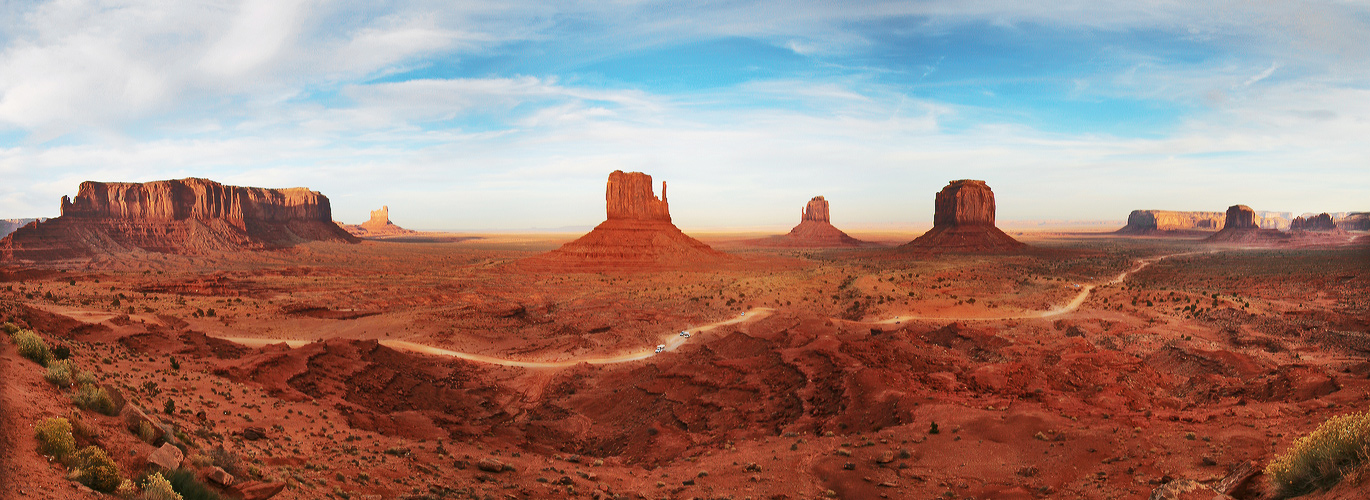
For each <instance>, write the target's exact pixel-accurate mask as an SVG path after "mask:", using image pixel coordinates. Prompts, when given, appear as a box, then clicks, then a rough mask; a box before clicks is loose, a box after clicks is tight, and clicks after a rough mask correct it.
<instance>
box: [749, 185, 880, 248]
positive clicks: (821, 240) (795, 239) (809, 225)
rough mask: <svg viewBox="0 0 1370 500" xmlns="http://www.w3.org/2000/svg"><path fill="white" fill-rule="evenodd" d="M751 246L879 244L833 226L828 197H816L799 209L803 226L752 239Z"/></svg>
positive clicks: (794, 246) (800, 222)
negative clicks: (829, 215)
mask: <svg viewBox="0 0 1370 500" xmlns="http://www.w3.org/2000/svg"><path fill="white" fill-rule="evenodd" d="M746 243H747V244H749V245H754V246H761V247H789V248H817V247H864V246H872V245H876V244H875V243H871V242H869V241H861V240H858V239H856V238H853V237H851V236H848V235H847V233H844V232H842V230H841V229H838V228H837V227H835V226H833V225H832V222H830V220H829V218H828V200H826V199H824V198H823V197H822V196H815V197H813V199H811V200H809V203H808V204H807V205H805V206H804V208H802V209H800V211H799V225H798V226H795V227H794V228H793V229H790V232H789V233H788V234H782V235H779V236H772V237H769V238H761V239H756V240H749V241H747V242H746Z"/></svg>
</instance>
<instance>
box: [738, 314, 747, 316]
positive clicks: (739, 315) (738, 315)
mask: <svg viewBox="0 0 1370 500" xmlns="http://www.w3.org/2000/svg"><path fill="white" fill-rule="evenodd" d="M746 315H747V313H742V314H739V315H738V316H746Z"/></svg>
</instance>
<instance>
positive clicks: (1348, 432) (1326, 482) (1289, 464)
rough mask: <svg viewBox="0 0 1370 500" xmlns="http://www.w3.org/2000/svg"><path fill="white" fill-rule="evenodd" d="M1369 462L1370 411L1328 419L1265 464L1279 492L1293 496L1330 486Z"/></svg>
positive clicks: (1266, 472) (1267, 472)
mask: <svg viewBox="0 0 1370 500" xmlns="http://www.w3.org/2000/svg"><path fill="white" fill-rule="evenodd" d="M1367 465H1370V411H1365V412H1360V413H1348V414H1346V415H1339V416H1336V417H1332V418H1330V419H1328V420H1327V421H1326V422H1323V424H1322V425H1320V426H1318V428H1317V429H1314V430H1313V432H1312V433H1309V434H1308V435H1307V436H1304V437H1301V438H1299V439H1298V440H1296V441H1294V444H1293V445H1292V446H1290V447H1289V450H1287V451H1285V452H1284V454H1283V455H1280V456H1279V457H1276V459H1275V460H1274V461H1272V462H1270V465H1267V466H1266V467H1265V474H1266V476H1268V477H1269V478H1270V481H1271V483H1273V484H1274V486H1275V488H1276V489H1277V490H1278V492H1279V494H1280V495H1281V496H1283V497H1291V496H1298V495H1304V494H1307V493H1312V492H1314V491H1319V490H1326V489H1330V488H1332V487H1333V486H1336V485H1337V483H1339V482H1341V480H1342V478H1343V477H1344V476H1346V475H1348V474H1351V473H1354V472H1355V471H1357V470H1359V469H1360V468H1361V467H1365V466H1367Z"/></svg>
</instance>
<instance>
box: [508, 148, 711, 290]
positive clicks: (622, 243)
mask: <svg viewBox="0 0 1370 500" xmlns="http://www.w3.org/2000/svg"><path fill="white" fill-rule="evenodd" d="M604 199H605V212H606V216H607V220H605V221H604V222H603V223H600V225H598V226H595V229H594V230H593V231H590V233H589V234H586V235H585V236H581V237H580V238H579V239H577V240H575V241H572V242H570V243H567V244H565V245H562V246H561V248H558V249H556V250H553V251H551V252H548V253H545V254H542V255H538V256H535V257H530V258H527V259H524V260H523V261H521V262H522V264H524V265H529V266H533V267H554V268H558V269H567V270H587V271H594V270H613V269H629V270H633V269H652V268H669V267H687V266H695V265H708V264H712V263H719V262H724V261H731V260H732V259H733V257H731V256H729V255H728V254H725V253H723V252H719V251H717V250H714V249H713V248H710V247H709V245H706V244H704V243H703V242H701V241H699V240H696V239H694V238H691V237H689V236H686V235H685V233H682V232H680V229H679V228H677V227H676V226H675V224H672V223H671V213H670V207H669V205H668V204H667V201H666V183H665V182H662V183H661V197H660V198H657V197H656V195H655V194H653V193H652V176H650V175H647V174H644V173H642V172H623V171H621V170H615V171H614V172H613V173H611V174H609V182H608V183H607V185H606V188H605V194H604Z"/></svg>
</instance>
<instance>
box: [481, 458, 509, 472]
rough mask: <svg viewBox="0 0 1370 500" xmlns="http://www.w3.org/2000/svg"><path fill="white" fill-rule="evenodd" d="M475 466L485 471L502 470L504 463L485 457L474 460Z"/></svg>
mask: <svg viewBox="0 0 1370 500" xmlns="http://www.w3.org/2000/svg"><path fill="white" fill-rule="evenodd" d="M476 468H477V469H480V470H483V471H485V472H504V463H503V462H500V461H499V460H495V459H493V458H489V457H487V458H482V459H480V461H478V462H476Z"/></svg>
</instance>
